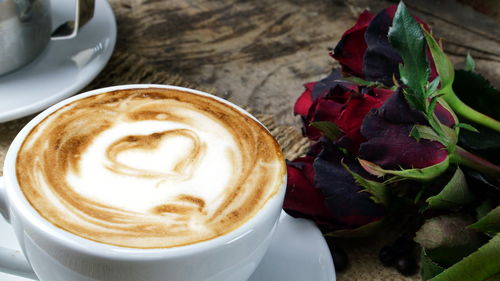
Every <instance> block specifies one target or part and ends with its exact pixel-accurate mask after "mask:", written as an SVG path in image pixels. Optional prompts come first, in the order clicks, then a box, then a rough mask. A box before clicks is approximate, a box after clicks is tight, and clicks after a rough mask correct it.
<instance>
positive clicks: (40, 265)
mask: <svg viewBox="0 0 500 281" xmlns="http://www.w3.org/2000/svg"><path fill="white" fill-rule="evenodd" d="M148 87H154V88H167V89H174V90H181V91H186V92H190V93H194V94H198V95H203V96H209V97H212V98H213V99H215V100H218V101H220V102H223V103H226V104H228V105H231V106H232V107H234V108H236V109H237V110H239V111H240V112H242V113H243V114H246V115H248V116H251V115H250V114H249V113H247V112H246V111H244V110H243V109H241V108H240V107H238V106H236V105H234V104H231V103H230V102H228V101H225V100H223V99H221V98H218V97H215V96H212V95H210V94H207V93H204V92H201V91H196V90H191V89H186V88H181V87H175V86H165V85H149V84H146V85H124V86H115V87H109V88H103V89H98V90H94V91H90V92H87V93H83V94H80V95H76V96H74V97H71V98H69V99H66V100H64V101H62V102H60V103H58V104H56V105H54V106H52V107H50V108H48V109H47V110H45V111H44V112H42V113H40V114H39V115H38V116H36V117H35V118H34V119H33V120H31V122H29V123H28V124H27V125H26V126H25V127H24V128H23V129H22V130H21V132H20V133H19V134H18V135H17V136H16V138H15V139H14V141H13V142H12V144H11V146H10V148H9V150H8V152H7V156H6V159H5V165H4V170H3V178H0V211H1V213H2V215H3V216H4V217H5V219H6V220H7V221H9V222H10V224H11V225H12V227H13V229H14V232H15V234H16V238H17V240H18V241H19V244H20V245H21V249H22V251H23V253H24V256H25V257H26V260H27V261H28V263H29V265H28V263H26V261H24V260H22V259H17V260H16V259H13V258H12V257H15V256H16V255H18V254H16V253H15V252H14V251H13V250H10V249H5V248H0V271H4V272H7V273H12V274H17V275H21V276H25V277H31V278H34V276H35V275H34V274H33V272H35V273H36V276H37V277H38V278H39V279H40V280H42V281H59V280H60V281H73V280H75V281H95V280H106V281H118V280H119V281H138V280H148V281H155V280H162V281H245V280H248V278H249V277H250V276H251V274H252V273H253V271H254V270H255V269H256V267H257V265H258V264H259V262H260V261H261V259H262V257H263V256H264V254H265V252H266V250H267V248H268V246H269V243H270V241H271V237H272V235H273V232H274V230H275V229H276V226H277V222H278V218H279V216H280V213H281V207H282V203H283V198H284V194H285V187H286V175H285V177H284V179H283V183H282V185H281V186H280V189H279V192H278V194H276V195H275V196H273V197H272V198H271V199H270V200H268V201H267V202H266V204H265V205H264V206H263V207H262V208H261V209H260V210H259V211H258V212H257V214H256V215H255V216H253V217H252V218H251V219H250V220H249V221H247V222H246V223H244V224H243V225H242V226H241V227H239V228H237V229H235V230H233V231H231V232H229V233H228V234H225V235H223V236H219V237H217V238H214V239H211V240H208V241H204V242H199V243H195V244H191V245H187V246H179V247H173V248H166V249H136V248H124V247H118V246H112V245H108V244H101V243H97V242H94V241H91V240H87V239H84V238H82V237H80V236H77V235H74V234H72V233H69V232H67V231H64V230H62V229H60V228H58V227H56V226H54V225H53V224H51V223H50V222H48V221H47V220H45V219H44V218H43V217H42V216H40V215H39V214H38V213H37V211H36V210H35V209H34V208H33V207H32V206H31V205H30V203H29V202H28V201H27V199H26V198H25V197H24V195H23V192H22V191H21V189H20V187H19V184H18V181H17V179H16V159H17V154H18V150H19V149H20V147H21V145H22V143H23V141H24V139H25V138H26V137H27V135H28V134H29V132H30V131H31V130H32V129H33V128H34V127H35V126H36V125H37V124H38V123H39V122H41V121H42V120H43V119H44V118H45V117H47V116H48V115H49V114H51V113H52V112H54V111H56V110H57V109H58V108H60V107H62V106H64V105H66V104H68V103H71V102H73V101H75V100H78V99H81V98H84V97H88V96H91V95H96V94H100V93H105V92H109V91H114V90H122V89H132V88H148ZM252 118H253V119H255V118H254V117H252ZM255 120H256V119H255ZM31 270H33V272H32V271H31Z"/></svg>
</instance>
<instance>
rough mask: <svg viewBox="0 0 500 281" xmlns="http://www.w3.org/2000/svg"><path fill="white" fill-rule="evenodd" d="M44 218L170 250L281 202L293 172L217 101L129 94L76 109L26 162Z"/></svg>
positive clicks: (67, 110) (24, 184)
mask: <svg viewBox="0 0 500 281" xmlns="http://www.w3.org/2000/svg"><path fill="white" fill-rule="evenodd" d="M16 170H17V178H18V181H19V184H20V186H21V189H22V191H23V193H24V195H25V197H26V198H27V199H28V201H29V202H30V203H31V205H32V206H33V207H34V208H35V209H36V210H37V211H38V213H39V214H40V215H41V216H43V217H44V218H45V219H47V220H48V221H50V222H51V223H52V224H54V225H56V226H57V227H59V228H62V229H64V230H67V231H69V232H72V233H74V234H76V235H79V236H81V237H84V238H87V239H90V240H94V241H97V242H101V243H106V244H110V245H117V246H123V247H131V248H168V247H174V246H181V245H188V244H193V243H197V242H200V241H205V240H209V239H212V238H215V237H218V236H221V235H224V234H226V233H228V232H230V231H232V230H234V229H236V228H237V227H239V226H241V225H242V224H244V223H245V222H247V221H248V220H249V219H251V218H252V217H253V216H254V215H255V214H256V213H257V212H258V211H259V210H260V209H261V208H262V207H263V206H264V205H265V204H266V202H267V201H268V200H269V199H270V198H272V197H273V196H275V195H276V194H277V193H278V191H279V189H280V186H281V185H282V183H283V178H284V175H285V165H284V160H283V156H282V154H281V151H280V148H279V146H278V144H277V143H276V141H275V140H274V138H273V137H272V136H271V135H270V134H269V132H267V130H265V129H264V128H263V127H262V126H261V125H260V124H258V123H257V122H256V121H255V120H253V119H252V118H250V117H249V116H247V115H245V114H243V113H241V112H240V111H238V110H236V109H235V108H233V107H231V106H229V105H227V104H225V103H222V102H220V101H217V100H215V99H213V98H210V97H205V96H201V95H196V94H192V93H189V92H184V91H179V90H171V89H162V88H147V89H129V90H118V91H113V92H108V93H104V94H98V95H95V96H90V97H87V98H83V99H80V100H77V101H74V102H72V103H70V104H68V105H66V106H64V107H62V108H60V109H59V110H57V111H56V112H54V113H52V114H51V115H49V116H48V117H47V118H45V119H44V120H43V121H42V122H40V123H39V124H38V125H37V126H36V127H35V128H34V129H33V130H32V131H31V132H30V134H29V135H28V137H27V138H26V139H25V141H24V143H23V145H22V146H21V148H20V151H19V154H18V158H17V168H16Z"/></svg>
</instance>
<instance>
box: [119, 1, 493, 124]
mask: <svg viewBox="0 0 500 281" xmlns="http://www.w3.org/2000/svg"><path fill="white" fill-rule="evenodd" d="M110 2H111V3H112V5H113V8H114V10H115V13H116V14H117V19H118V27H119V29H118V30H119V39H118V44H117V48H120V49H123V50H126V51H127V52H133V53H135V54H137V55H139V56H140V57H142V58H144V59H145V60H146V61H147V62H148V63H149V64H151V65H152V66H153V67H154V68H156V69H158V70H162V71H168V72H174V73H177V74H179V75H180V76H181V77H183V78H185V79H186V80H188V81H191V82H193V83H196V84H198V85H200V86H202V87H205V88H215V90H216V91H217V92H218V93H221V94H222V96H224V97H226V98H228V99H230V100H232V101H234V102H236V103H238V104H244V105H248V106H250V107H252V108H253V109H254V110H256V111H257V112H261V113H268V114H272V115H274V117H275V118H276V120H277V122H278V123H280V124H295V125H296V126H298V121H297V119H296V118H295V117H294V116H293V114H292V108H293V104H294V102H295V99H296V98H297V97H298V95H299V94H300V93H301V92H302V90H303V87H302V85H303V84H304V83H305V82H309V81H313V80H317V79H319V78H321V77H323V76H325V75H326V74H328V72H329V70H330V69H331V68H332V67H337V66H338V65H337V64H336V62H335V61H334V60H333V59H331V58H330V57H329V56H328V50H327V49H328V48H330V47H333V46H335V45H336V43H337V42H338V40H339V39H340V37H341V35H342V33H343V32H344V31H345V30H346V29H347V28H349V27H350V26H351V25H352V24H353V23H354V21H355V19H356V17H357V14H358V13H359V12H361V11H362V10H363V9H365V8H368V9H371V10H373V11H374V12H376V11H378V10H379V9H381V8H383V7H385V6H387V5H390V4H394V1H380V0H378V1H369V0H345V1H340V0H333V1H332V0H329V1H328V0H313V1H310V0H309V1H308V0H277V1H270V0H267V1H256V0H254V1H236V0H227V1H207V0H176V1H162V0H120V1H119V0H111V1H110ZM407 4H408V6H409V7H410V8H411V9H412V11H413V12H414V13H415V14H416V15H418V16H419V17H421V18H422V19H424V20H426V21H428V22H429V24H430V25H431V26H432V27H433V29H434V31H435V33H436V34H437V35H438V36H440V37H443V38H444V46H445V49H446V51H447V52H448V53H449V54H450V55H451V59H452V61H453V62H454V63H456V64H457V65H459V66H460V65H463V61H464V57H465V55H466V54H467V52H470V53H471V54H472V55H473V56H474V57H475V58H476V61H477V69H478V70H479V71H480V72H482V73H484V74H485V75H486V76H487V77H488V78H489V79H490V80H492V81H493V83H494V84H495V85H496V86H500V85H499V84H498V80H499V79H498V78H499V77H500V45H499V42H500V34H499V33H500V24H499V23H498V22H496V21H495V20H493V19H490V18H488V17H487V16H484V15H482V14H480V13H478V12H477V11H475V10H472V9H471V8H469V7H467V6H464V5H462V4H459V3H457V2H455V1H453V0H440V1H430V0H424V1H421V0H409V1H407Z"/></svg>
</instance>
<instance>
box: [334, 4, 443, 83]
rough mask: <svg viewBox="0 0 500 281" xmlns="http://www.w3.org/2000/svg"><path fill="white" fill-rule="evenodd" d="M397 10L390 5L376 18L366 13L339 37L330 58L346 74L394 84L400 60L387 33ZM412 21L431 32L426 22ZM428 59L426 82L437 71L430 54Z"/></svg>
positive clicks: (432, 77)
mask: <svg viewBox="0 0 500 281" xmlns="http://www.w3.org/2000/svg"><path fill="white" fill-rule="evenodd" d="M396 8H397V7H396V6H390V7H388V8H386V9H384V10H382V11H381V12H379V13H378V14H377V15H375V16H373V14H371V13H370V12H368V11H365V12H363V13H362V14H361V15H360V16H359V18H358V20H357V21H356V23H355V24H354V26H353V27H351V28H350V29H348V30H347V31H346V32H345V33H344V34H343V35H342V38H341V39H340V41H339V43H338V44H337V46H336V47H335V48H334V49H333V52H332V53H331V54H330V55H331V56H332V57H333V58H334V59H336V60H337V61H338V62H339V63H340V65H341V66H342V71H343V72H344V73H345V74H347V75H348V76H356V77H360V78H363V79H366V80H368V81H378V82H381V83H383V84H385V85H387V86H392V85H394V83H393V76H395V77H396V78H399V70H398V65H399V64H400V63H402V59H401V56H400V55H399V54H398V52H397V51H396V50H395V49H394V48H393V47H392V46H391V44H390V43H389V39H388V37H387V32H388V31H389V27H390V26H391V25H392V19H393V18H394V14H395V13H396ZM415 19H416V20H417V22H419V23H420V24H422V25H423V26H424V28H425V29H427V30H429V31H430V28H429V26H428V25H427V24H426V23H425V22H423V21H422V20H420V19H419V18H417V17H415ZM427 58H428V60H429V62H430V67H431V74H430V77H429V79H430V80H432V79H434V78H435V77H436V76H437V71H436V67H435V64H434V61H433V60H432V56H431V55H430V52H428V54H427Z"/></svg>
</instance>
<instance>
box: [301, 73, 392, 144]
mask: <svg viewBox="0 0 500 281" xmlns="http://www.w3.org/2000/svg"><path fill="white" fill-rule="evenodd" d="M339 78H340V77H339V74H338V72H337V71H332V73H331V74H330V75H329V76H328V77H326V78H324V79H323V80H321V81H318V82H314V83H308V84H306V85H305V87H306V90H305V91H304V92H303V93H302V95H301V96H300V97H299V99H298V100H297V102H296V103H295V110H294V111H295V114H298V115H300V116H301V117H302V121H303V123H304V130H303V133H304V134H305V135H306V136H307V137H308V138H309V139H311V140H318V139H319V138H320V137H321V136H322V135H323V134H322V132H321V131H320V130H319V129H318V128H316V127H315V126H314V125H315V122H325V121H328V122H331V123H334V124H335V125H336V127H337V128H338V130H339V131H340V133H341V134H340V135H339V136H338V138H337V139H336V142H337V143H338V144H339V145H340V146H341V147H343V148H346V149H348V150H349V151H351V152H352V153H356V152H357V151H358V148H359V145H360V144H361V143H362V142H364V141H365V138H364V137H363V136H362V135H361V133H360V127H361V123H362V121H363V118H364V116H365V115H366V114H367V113H368V112H369V111H370V110H371V109H373V108H378V107H380V106H381V105H382V104H383V103H384V102H385V100H386V99H387V98H389V97H390V96H391V95H392V93H393V91H392V90H389V89H382V88H370V87H363V86H359V85H356V84H354V83H350V82H345V81H342V80H339Z"/></svg>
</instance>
